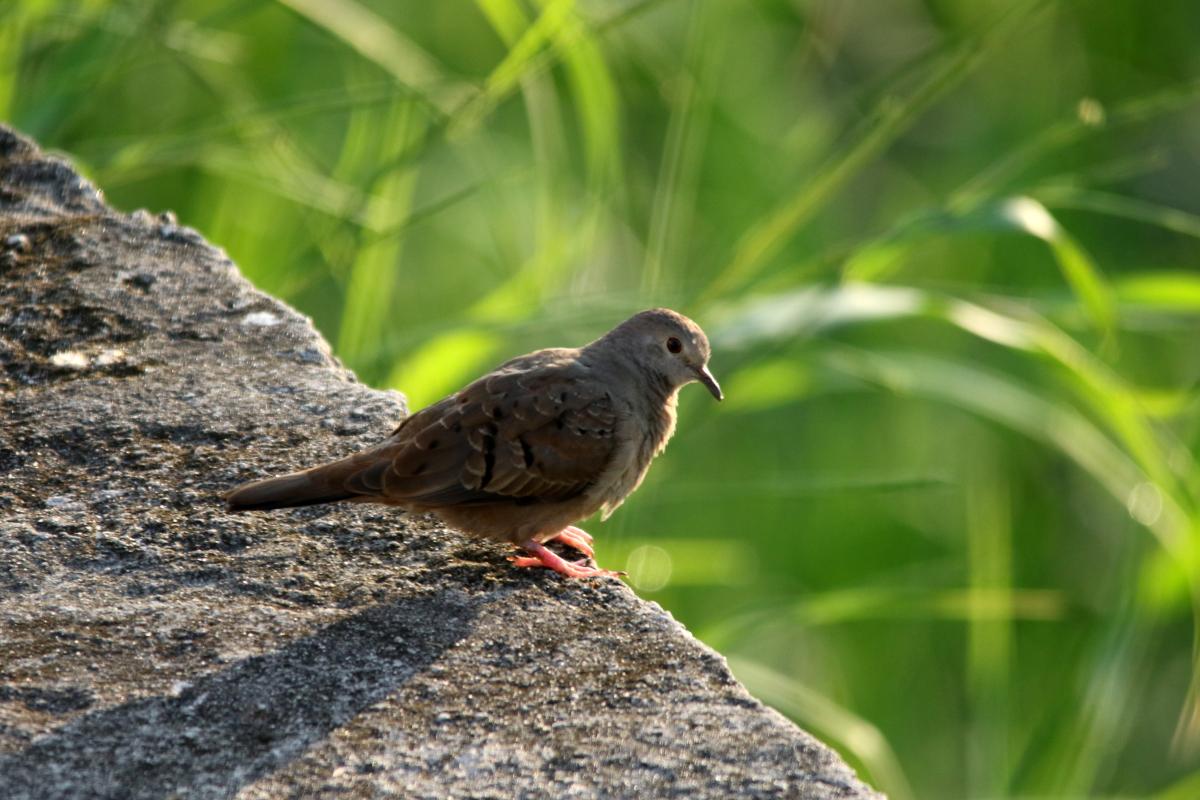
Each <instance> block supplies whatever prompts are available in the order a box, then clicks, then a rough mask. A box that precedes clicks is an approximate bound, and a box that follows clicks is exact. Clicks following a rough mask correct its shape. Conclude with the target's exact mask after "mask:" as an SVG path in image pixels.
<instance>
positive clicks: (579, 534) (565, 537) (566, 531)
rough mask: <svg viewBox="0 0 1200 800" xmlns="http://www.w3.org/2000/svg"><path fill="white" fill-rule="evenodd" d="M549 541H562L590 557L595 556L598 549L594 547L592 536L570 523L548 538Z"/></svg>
mask: <svg viewBox="0 0 1200 800" xmlns="http://www.w3.org/2000/svg"><path fill="white" fill-rule="evenodd" d="M546 541H547V542H562V543H563V544H565V545H566V546H567V547H571V548H574V549H576V550H578V551H579V552H581V553H583V554H584V555H585V556H587V557H588V558H594V557H595V555H596V551H595V550H593V549H592V537H591V536H589V535H588V532H587V531H585V530H583V529H582V528H576V527H575V526H574V525H568V526H567V527H565V528H563V529H562V530H561V531H559V532H558V533H556V534H554V535H553V536H551V537H550V538H549V539H547V540H546Z"/></svg>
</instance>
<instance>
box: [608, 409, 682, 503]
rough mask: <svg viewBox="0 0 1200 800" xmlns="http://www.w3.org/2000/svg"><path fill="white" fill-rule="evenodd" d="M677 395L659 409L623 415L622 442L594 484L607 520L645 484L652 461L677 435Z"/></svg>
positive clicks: (618, 437)
mask: <svg viewBox="0 0 1200 800" xmlns="http://www.w3.org/2000/svg"><path fill="white" fill-rule="evenodd" d="M676 397H677V394H676V393H674V392H673V393H671V394H670V395H669V396H668V397H667V398H666V400H665V401H664V402H663V403H662V404H661V405H660V406H659V407H658V408H656V409H652V410H650V413H646V411H644V410H639V409H633V408H631V409H629V412H628V413H626V414H624V415H622V417H621V420H620V423H619V426H618V429H617V436H616V440H617V441H618V442H620V445H619V446H618V447H617V450H616V452H615V453H613V458H612V461H610V462H609V465H608V468H607V469H605V471H604V472H603V473H601V475H600V477H599V478H597V479H596V482H595V484H593V486H594V489H593V493H594V496H595V498H596V500H597V501H598V502H599V504H600V511H601V514H602V518H603V519H608V516H609V515H610V514H612V512H614V511H616V510H617V508H618V507H619V506H620V505H621V503H623V502H625V498H626V497H628V496H629V495H630V494H631V493H632V492H633V491H634V490H635V489H637V487H638V486H639V485H640V484H641V482H642V479H643V478H645V477H646V472H647V471H648V470H649V469H650V462H651V461H653V460H654V457H655V456H657V455H658V454H659V453H661V452H662V451H663V448H665V447H666V446H667V442H668V441H669V440H670V438H671V435H672V434H673V433H675V403H676Z"/></svg>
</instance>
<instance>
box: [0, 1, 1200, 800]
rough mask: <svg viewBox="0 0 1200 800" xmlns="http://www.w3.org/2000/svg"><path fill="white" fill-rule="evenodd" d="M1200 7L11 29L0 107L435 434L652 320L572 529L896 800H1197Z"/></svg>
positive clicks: (317, 6)
mask: <svg viewBox="0 0 1200 800" xmlns="http://www.w3.org/2000/svg"><path fill="white" fill-rule="evenodd" d="M1197 30H1200V9H1198V8H1197V7H1195V5H1194V4H1191V3H1186V2H1182V0H1176V1H1173V2H1166V3H1157V4H1153V5H1147V4H1144V3H1136V2H1133V0H1114V2H1109V3H1103V4H1099V3H1084V2H1051V1H1050V0H1045V1H1044V2H1017V3H981V2H975V0H925V2H919V1H918V0H897V2H890V3H870V2H833V1H832V0H824V1H822V2H818V1H817V0H805V1H798V2H788V1H785V0H746V2H742V3H721V2H714V1H713V0H604V1H601V0H588V1H585V0H578V1H577V2H571V1H569V0H477V2H474V3H472V2H467V1H466V0H449V1H448V2H444V3H437V4H428V3H417V2H413V1H412V0H408V1H407V2H399V3H383V2H370V3H368V2H364V1H363V0H336V2H325V0H321V2H317V1H316V0H277V2H267V0H217V2H203V3H202V2H199V0H150V2H133V0H77V1H76V2H67V1H66V0H42V1H41V2H21V3H13V4H6V5H4V6H2V7H0V114H2V116H3V118H5V119H6V120H9V121H11V122H13V123H15V124H16V125H17V126H18V127H19V128H21V129H23V130H24V131H26V132H27V133H29V134H31V135H33V136H35V137H37V138H38V139H39V140H40V141H41V142H42V143H43V144H45V145H47V146H49V147H53V148H59V149H61V150H63V151H65V152H67V153H70V154H71V156H72V157H73V158H75V159H76V160H77V161H78V162H79V163H81V165H82V166H83V167H84V169H85V170H86V171H87V172H88V173H89V175H90V176H91V177H92V178H94V179H95V180H96V181H97V182H98V183H99V184H100V185H101V186H102V187H103V188H104V189H105V191H106V193H107V194H108V196H109V198H110V200H111V201H112V202H114V203H115V204H117V205H118V206H123V207H125V208H130V209H132V208H136V207H139V206H146V207H150V208H152V209H155V210H158V209H163V208H173V209H175V210H176V211H177V212H178V214H179V216H180V219H181V220H182V221H184V222H186V223H187V224H189V225H192V226H195V227H197V228H199V229H200V230H201V231H202V232H203V233H204V234H205V235H206V236H207V237H208V238H209V239H210V240H211V241H213V242H215V243H217V244H219V245H221V246H223V247H225V248H226V249H227V250H228V251H229V253H230V255H231V256H232V257H233V258H234V259H235V260H236V261H237V262H238V264H239V266H240V267H241V268H242V270H243V271H244V272H245V273H246V274H247V275H248V276H249V277H250V278H251V279H252V280H254V281H255V282H256V283H257V284H258V285H259V286H261V287H263V288H264V289H266V290H268V291H270V292H273V293H275V294H277V295H279V296H281V297H283V298H285V299H287V300H288V301H289V302H291V303H293V304H294V305H296V306H297V307H299V308H300V309H302V310H303V311H305V312H306V313H308V314H311V315H312V316H313V317H314V319H315V320H316V322H317V324H318V326H319V327H320V328H321V330H322V331H323V332H324V333H325V334H326V336H328V337H329V338H330V339H331V341H333V342H334V344H335V348H336V350H337V352H338V354H339V355H340V356H341V357H342V358H343V359H344V360H345V361H346V362H347V363H348V364H349V365H350V366H351V367H353V368H354V369H355V370H356V371H357V372H358V374H359V375H360V376H361V377H362V378H363V379H364V380H366V381H368V382H370V383H372V384H374V385H377V386H380V387H395V388H399V389H401V390H403V391H405V392H406V393H407V394H408V395H409V397H410V398H411V400H412V401H413V402H414V403H416V404H423V403H426V402H429V401H432V400H435V399H437V398H438V397H439V396H441V395H442V394H444V393H446V392H448V391H452V390H453V389H454V388H455V387H456V386H457V385H459V384H460V383H461V382H462V381H464V380H467V379H469V378H470V377H472V376H473V375H474V374H476V373H477V372H479V371H481V370H483V369H486V368H488V367H490V366H492V365H494V364H495V363H497V362H499V361H500V360H502V359H504V358H506V357H508V356H510V355H513V354H516V353H519V352H523V351H525V350H528V349H532V348H534V347H539V346H546V345H552V344H575V343H581V342H583V341H586V340H587V339H588V338H590V337H592V336H594V335H596V334H597V333H599V332H601V331H603V330H605V329H607V328H608V327H610V326H611V325H612V324H613V323H614V322H616V321H618V320H620V319H622V318H624V316H626V315H627V314H629V313H630V312H632V311H634V310H637V309H640V308H645V307H648V306H652V305H660V304H661V305H670V306H673V307H676V308H679V309H680V310H681V311H684V312H685V313H688V314H690V315H692V316H693V317H695V318H696V319H697V320H698V321H700V322H701V323H702V324H703V325H704V326H705V327H706V329H708V330H709V332H710V334H711V335H712V338H713V341H714V349H715V355H714V360H713V368H714V371H715V372H716V373H717V375H718V376H719V377H720V378H721V379H722V382H723V384H724V385H725V386H726V388H727V395H728V400H727V402H726V403H725V404H723V405H721V406H719V407H718V406H716V405H715V404H713V403H712V402H711V401H710V400H709V399H707V397H705V396H704V395H703V393H702V392H700V391H698V390H690V391H687V392H685V394H684V398H683V402H682V409H681V411H682V423H681V425H680V430H679V433H678V435H677V438H676V440H675V441H674V442H673V443H672V446H671V448H670V449H669V451H668V452H667V453H666V455H664V456H663V457H662V459H661V460H660V461H659V463H658V464H656V466H655V468H654V470H652V472H651V475H650V477H649V479H648V480H647V482H646V484H645V486H643V488H642V489H641V490H639V492H638V493H637V494H636V495H635V496H634V497H633V498H632V499H631V500H630V502H629V503H628V504H627V505H626V506H625V507H624V508H623V509H622V510H621V511H620V512H618V513H617V514H616V515H615V516H614V517H613V518H612V519H610V520H609V521H608V522H606V523H603V524H600V523H598V522H597V523H594V524H593V525H592V527H593V529H594V530H593V532H594V533H596V534H598V539H599V542H600V557H601V561H602V563H604V564H605V565H606V566H610V567H618V568H620V567H624V568H627V569H628V570H629V572H630V577H631V582H632V583H633V584H634V585H635V586H636V587H638V588H639V591H641V592H642V593H643V594H644V595H645V596H648V597H652V598H653V599H655V600H657V601H659V602H661V603H662V604H663V605H665V606H666V607H668V608H669V609H670V610H671V611H672V612H673V613H674V614H676V615H677V616H678V617H679V618H680V619H681V620H682V621H684V622H685V623H686V624H687V625H688V626H689V627H690V628H691V629H692V630H694V631H695V632H697V634H698V635H699V636H700V637H701V638H703V639H705V640H706V641H708V642H710V643H711V644H713V645H714V646H715V647H717V648H718V649H720V650H721V652H723V653H724V654H726V655H727V656H728V657H729V659H730V664H731V666H732V667H733V669H734V670H735V672H736V673H737V674H738V675H739V677H740V678H741V679H742V680H743V681H745V682H746V683H747V685H748V686H749V687H750V688H751V690H752V691H754V692H755V693H757V694H758V695H759V696H760V697H762V698H763V699H764V700H766V701H767V702H770V703H772V704H773V705H775V706H776V707H777V708H779V709H780V710H781V711H783V712H784V713H786V714H788V715H790V716H792V717H793V718H794V719H796V720H797V721H798V722H799V723H801V724H802V725H804V726H806V727H809V728H811V729H812V730H814V731H815V732H816V733H818V734H819V735H821V736H822V737H824V738H825V739H827V740H828V741H830V742H831V743H833V744H834V745H835V746H837V747H838V748H839V749H841V751H842V752H843V753H844V754H845V756H846V757H847V758H848V759H849V760H850V761H851V763H853V764H854V765H855V766H856V767H857V768H859V769H860V770H861V771H862V773H863V776H864V777H865V778H866V779H868V780H869V781H871V782H872V783H874V784H875V785H877V786H879V787H880V788H881V789H883V790H884V791H886V792H888V793H889V794H891V795H892V796H893V797H896V798H899V799H900V800H903V799H904V798H963V797H971V798H1002V797H1022V798H1028V797H1038V798H1049V797H1055V798H1057V797H1097V798H1099V797H1152V798H1159V800H1182V798H1185V797H1188V798H1190V797H1192V796H1195V795H1196V793H1197V786H1198V785H1200V784H1198V781H1200V777H1198V776H1200V707H1198V705H1197V702H1196V701H1197V690H1198V685H1197V677H1196V676H1197V675H1198V674H1200V659H1198V658H1197V656H1196V642H1197V630H1198V626H1200V548H1198V547H1197V544H1198V543H1200V531H1198V530H1197V527H1198V525H1200V468H1198V467H1197V463H1196V453H1197V449H1198V446H1200V424H1198V422H1200V415H1198V414H1197V410H1198V408H1200V403H1198V402H1197V401H1198V400H1200V395H1198V393H1197V391H1196V383H1197V379H1198V377H1200V355H1198V353H1200V348H1198V347H1197V344H1196V342H1197V337H1198V335H1200V205H1198V204H1197V201H1196V193H1195V188H1194V187H1195V186H1197V185H1200V162H1198V161H1197V150H1196V147H1195V131H1196V130H1197V125H1198V124H1200V59H1198V58H1197V56H1196V55H1195V31H1197Z"/></svg>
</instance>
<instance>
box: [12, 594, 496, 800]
mask: <svg viewBox="0 0 1200 800" xmlns="http://www.w3.org/2000/svg"><path fill="white" fill-rule="evenodd" d="M479 602H481V601H479V600H475V599H472V598H469V597H468V596H466V595H464V594H463V593H461V592H458V591H441V592H432V593H428V594H424V595H420V596H417V597H411V598H405V599H402V600H397V601H394V602H391V603H385V604H383V605H380V606H373V607H371V608H369V609H367V610H366V611H363V612H361V613H359V614H355V615H354V616H351V617H348V618H346V619H343V620H341V621H339V622H337V623H334V624H333V625H330V626H328V627H326V628H323V629H321V630H319V631H317V632H315V633H313V634H311V635H309V636H306V637H304V638H303V639H300V640H298V641H296V642H293V643H292V644H290V645H287V646H286V647H284V648H282V649H281V650H279V651H277V652H274V653H271V654H268V655H264V656H255V657H253V658H247V659H245V660H243V661H239V662H237V663H235V664H233V665H232V666H230V667H228V668H226V669H223V670H221V671H220V672H217V673H214V674H211V675H208V676H205V677H203V678H200V679H198V680H196V681H195V683H194V684H192V685H191V686H189V687H187V688H185V689H184V690H183V691H181V692H180V693H179V694H178V695H173V696H158V697H150V698H145V699H141V700H136V701H133V702H130V703H126V704H124V705H120V706H116V707H113V708H107V709H104V710H102V711H96V712H94V713H91V714H88V715H86V716H84V717H82V718H80V719H78V720H76V721H74V722H72V723H70V724H68V725H65V726H64V727H63V728H61V729H59V730H57V731H54V732H53V733H50V734H48V735H46V736H44V737H41V738H39V739H37V740H36V741H34V742H33V743H32V744H30V745H29V746H28V747H27V748H25V749H24V750H23V751H21V752H19V753H14V754H11V755H9V756H6V757H4V758H0V797H4V798H8V799H9V800H15V799H16V798H30V799H31V800H32V798H62V797H72V798H74V797H112V798H118V797H120V798H159V797H169V796H180V797H189V798H191V797H230V796H232V795H233V794H235V793H236V792H237V791H238V790H239V789H240V788H241V787H242V786H244V785H246V784H247V783H250V782H251V781H254V780H255V779H257V778H259V777H261V776H262V775H265V774H268V773H270V772H272V771H274V770H276V769H278V768H279V767H281V766H283V765H284V764H287V763H288V762H289V761H291V760H293V759H295V758H296V757H298V756H300V755H301V754H302V753H303V752H304V751H305V750H306V749H308V748H309V747H310V746H312V745H313V744H316V743H317V742H319V741H321V740H322V739H323V738H324V737H325V736H327V735H328V734H329V732H330V731H332V730H334V729H335V728H337V727H339V726H341V725H343V724H344V723H346V722H347V721H348V720H350V719H351V718H352V717H354V716H355V715H356V714H358V713H360V712H361V711H363V710H364V709H366V708H367V707H368V706H370V705H371V704H373V703H377V702H379V701H380V700H383V699H384V698H385V697H387V696H388V695H389V694H391V693H392V692H394V691H395V690H396V689H398V688H399V687H400V686H401V685H403V684H404V683H405V682H406V681H407V680H409V679H410V678H411V677H412V676H413V675H414V674H416V673H418V672H420V671H421V670H422V669H423V668H424V667H426V666H427V665H428V664H430V663H431V662H432V661H434V660H435V659H437V658H438V657H439V656H440V655H441V654H442V653H443V652H445V651H446V650H447V649H448V648H450V647H452V646H453V645H454V644H455V643H456V642H458V641H460V640H461V639H463V638H464V637H465V636H466V635H467V634H468V633H469V632H470V629H471V623H472V621H473V620H474V618H475V617H476V616H477V614H478V603H479ZM431 621H436V624H431Z"/></svg>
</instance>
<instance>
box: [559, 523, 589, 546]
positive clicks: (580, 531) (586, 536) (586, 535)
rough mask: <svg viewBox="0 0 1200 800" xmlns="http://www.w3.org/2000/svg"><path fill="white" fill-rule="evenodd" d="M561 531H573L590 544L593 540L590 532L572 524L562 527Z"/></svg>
mask: <svg viewBox="0 0 1200 800" xmlns="http://www.w3.org/2000/svg"><path fill="white" fill-rule="evenodd" d="M563 533H573V534H575V535H576V536H577V537H579V538H580V539H583V540H584V541H585V542H587V543H588V544H591V543H592V542H593V541H595V540H594V539H592V535H591V534H590V533H588V532H587V531H585V530H584V529H583V528H576V527H575V526H574V525H568V526H567V527H565V528H563ZM560 535H561V534H560Z"/></svg>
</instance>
